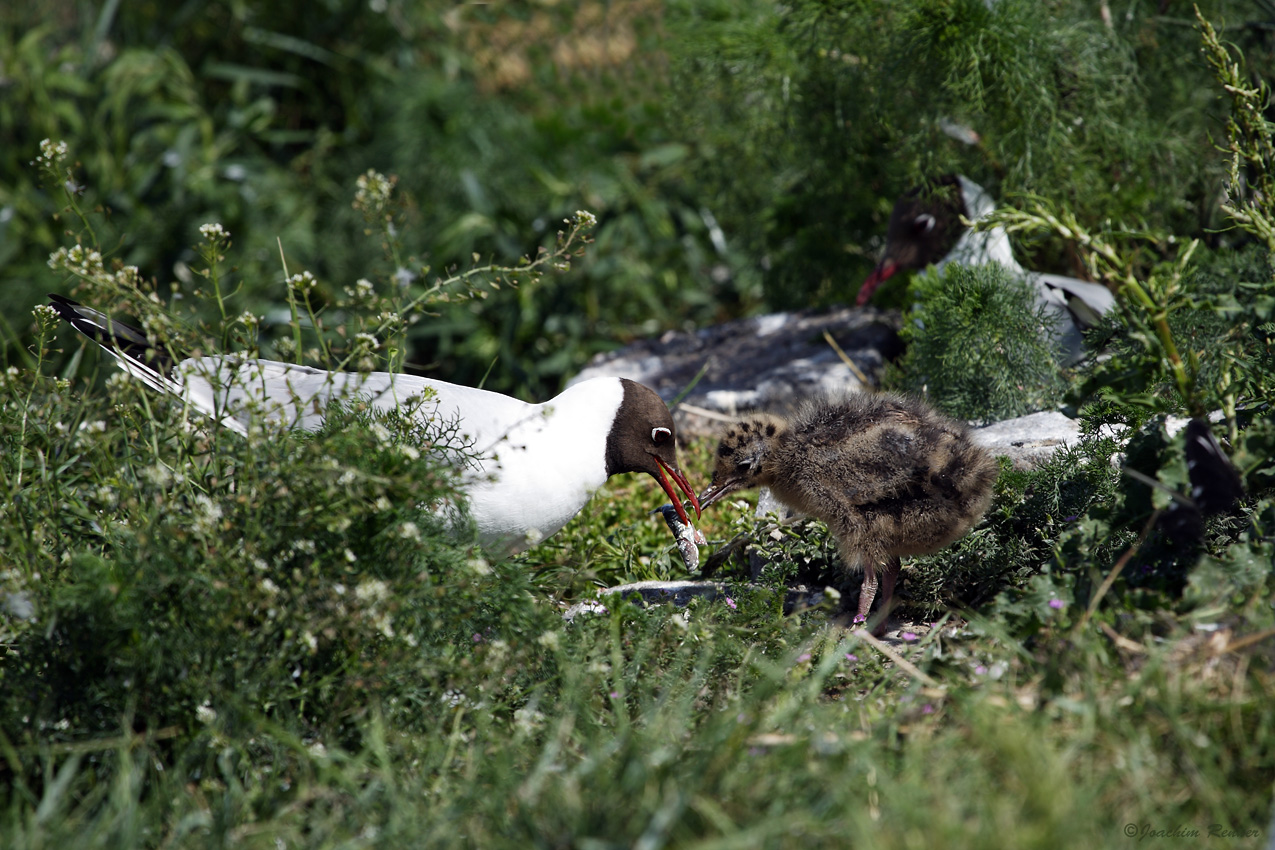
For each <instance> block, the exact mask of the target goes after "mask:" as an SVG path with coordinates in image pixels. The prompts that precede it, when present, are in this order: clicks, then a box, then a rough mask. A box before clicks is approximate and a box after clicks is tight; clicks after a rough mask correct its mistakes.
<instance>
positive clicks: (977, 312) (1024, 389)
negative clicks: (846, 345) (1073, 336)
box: [886, 264, 1066, 422]
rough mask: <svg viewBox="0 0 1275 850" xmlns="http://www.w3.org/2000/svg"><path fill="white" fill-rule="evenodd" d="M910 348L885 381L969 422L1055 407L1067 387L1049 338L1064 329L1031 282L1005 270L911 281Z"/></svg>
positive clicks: (955, 271) (906, 326)
mask: <svg viewBox="0 0 1275 850" xmlns="http://www.w3.org/2000/svg"><path fill="white" fill-rule="evenodd" d="M911 290H912V293H913V296H914V299H915V301H914V304H915V306H914V307H913V308H912V309H911V310H910V311H909V312H908V313H907V314H906V317H905V320H904V323H903V329H902V332H901V334H900V335H901V336H902V337H903V339H904V340H905V342H906V343H907V350H906V351H905V352H904V354H903V357H902V358H900V360H899V361H898V363H897V364H894V365H893V366H892V368H891V369H890V370H889V371H888V372H887V377H886V383H887V384H888V385H890V386H893V387H895V388H897V389H902V390H905V391H907V392H911V393H914V394H917V395H921V396H924V397H925V398H927V399H929V400H930V401H931V402H932V403H933V404H934V406H935V407H937V408H938V409H939V410H942V411H943V412H945V413H947V414H949V415H951V416H955V417H958V418H960V419H966V420H971V421H981V422H990V421H994V420H999V419H1011V418H1013V417H1015V416H1021V415H1022V414H1025V413H1032V412H1034V411H1037V410H1045V409H1048V408H1050V407H1052V406H1054V405H1056V404H1057V402H1058V401H1060V400H1061V398H1062V393H1063V389H1064V387H1065V385H1066V383H1065V378H1064V376H1063V373H1062V371H1060V369H1059V368H1058V356H1057V352H1056V350H1055V348H1054V346H1053V344H1052V343H1051V339H1050V335H1051V334H1054V333H1057V332H1058V331H1059V330H1060V329H1058V328H1056V327H1055V326H1054V324H1053V320H1052V319H1051V317H1050V315H1049V313H1048V312H1047V311H1046V309H1045V308H1044V307H1043V306H1041V305H1039V304H1037V303H1036V300H1035V297H1034V295H1033V293H1032V290H1031V285H1030V284H1029V283H1028V282H1027V281H1026V280H1025V279H1023V278H1021V277H1014V275H1013V274H1012V273H1011V272H1009V271H1008V270H1007V269H1005V268H1004V267H1003V266H1000V265H995V264H991V265H984V266H961V265H955V264H954V265H949V266H947V267H945V268H944V270H943V273H942V274H925V275H918V276H916V277H914V278H913V284H912V287H911Z"/></svg>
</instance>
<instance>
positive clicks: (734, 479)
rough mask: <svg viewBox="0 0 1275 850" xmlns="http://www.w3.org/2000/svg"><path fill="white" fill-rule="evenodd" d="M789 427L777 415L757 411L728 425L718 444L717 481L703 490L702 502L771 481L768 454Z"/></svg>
mask: <svg viewBox="0 0 1275 850" xmlns="http://www.w3.org/2000/svg"><path fill="white" fill-rule="evenodd" d="M787 428H788V425H787V424H786V423H785V422H784V421H783V420H782V419H780V418H779V417H777V416H771V415H770V414H767V413H756V414H753V415H752V416H749V417H747V418H745V419H742V420H740V421H739V422H737V423H736V424H734V425H732V426H730V428H728V429H726V433H725V434H724V435H723V436H722V441H721V442H720V443H718V444H717V457H716V461H715V463H714V466H713V483H712V484H710V485H708V488H707V489H705V490H704V492H703V493H700V497H699V499H700V506H701V507H704V508H707V507H708V506H709V505H711V504H713V503H714V502H716V501H718V500H719V499H722V498H724V497H725V496H727V495H729V494H731V493H733V492H735V491H736V490H746V489H748V488H749V487H756V486H759V485H763V484H765V483H767V482H766V476H765V470H766V466H765V460H766V456H767V455H768V454H769V453H770V451H771V448H772V447H773V446H774V445H775V442H776V441H777V440H778V439H779V438H780V437H781V436H782V435H783V434H784V432H785V431H786V430H787Z"/></svg>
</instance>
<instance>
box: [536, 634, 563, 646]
mask: <svg viewBox="0 0 1275 850" xmlns="http://www.w3.org/2000/svg"><path fill="white" fill-rule="evenodd" d="M536 643H538V644H540V645H541V646H543V647H545V648H546V649H557V648H558V646H559V639H558V633H557V632H552V631H550V632H545V633H544V634H542V635H541V636H540V637H538V638H536Z"/></svg>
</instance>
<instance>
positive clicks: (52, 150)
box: [35, 139, 69, 168]
mask: <svg viewBox="0 0 1275 850" xmlns="http://www.w3.org/2000/svg"><path fill="white" fill-rule="evenodd" d="M68 151H69V148H68V147H67V144H66V142H55V141H53V140H52V139H41V140H40V153H39V155H38V156H37V157H36V158H35V164H36V165H39V166H43V167H45V168H53V167H55V166H58V165H61V164H62V161H63V160H64V159H66V155H67V153H68Z"/></svg>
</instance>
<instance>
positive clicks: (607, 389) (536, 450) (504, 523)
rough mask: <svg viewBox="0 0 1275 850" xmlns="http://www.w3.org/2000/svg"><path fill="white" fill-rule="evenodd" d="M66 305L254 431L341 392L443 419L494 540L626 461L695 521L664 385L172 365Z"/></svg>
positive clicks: (131, 354) (507, 537) (571, 511)
mask: <svg viewBox="0 0 1275 850" xmlns="http://www.w3.org/2000/svg"><path fill="white" fill-rule="evenodd" d="M54 306H55V308H57V309H58V310H59V312H61V313H62V315H63V316H64V317H65V318H67V319H68V321H71V323H72V324H73V325H74V326H75V327H76V328H77V329H78V330H80V331H81V332H82V333H85V334H86V335H88V336H90V337H91V338H93V339H95V341H97V342H98V343H99V345H101V346H102V348H103V350H105V351H106V352H107V353H109V354H111V355H112V356H113V357H115V359H116V360H117V361H118V363H119V364H120V366H121V367H122V368H123V369H124V370H125V371H126V372H127V373H128V374H129V375H131V376H133V377H135V378H137V379H139V380H141V381H143V382H144V383H146V384H147V385H149V386H151V387H152V388H154V389H157V390H160V391H162V392H167V393H171V394H172V395H174V396H177V397H178V398H180V399H181V400H182V401H183V402H184V403H185V404H187V405H189V407H191V408H193V409H194V410H196V411H198V412H199V413H201V414H203V415H205V416H208V417H211V418H212V419H213V420H215V421H218V422H220V423H221V425H222V426H224V427H226V428H229V429H231V430H233V431H235V432H236V433H238V434H241V435H244V436H250V435H252V434H253V433H254V432H267V433H268V432H270V431H278V430H306V431H314V430H318V429H319V428H321V427H322V425H323V423H324V420H325V417H326V414H327V409H328V406H329V405H330V404H331V403H332V402H334V401H348V402H356V401H357V402H363V403H366V404H368V405H369V406H370V407H372V408H373V409H375V410H379V411H390V410H399V411H408V412H410V415H411V417H412V419H413V420H414V421H415V423H418V424H427V423H428V424H433V425H435V426H436V427H437V428H438V430H439V432H441V433H443V434H445V435H446V438H447V440H448V443H449V449H455V450H456V451H451V450H449V451H448V452H447V456H448V458H449V459H455V458H457V457H462V456H463V457H465V461H464V462H463V465H462V469H461V471H460V487H461V490H462V491H463V492H464V494H465V496H466V498H467V501H468V505H469V514H470V517H471V518H472V520H473V522H474V524H475V525H476V527H477V530H478V534H479V541H480V543H481V544H482V545H483V547H484V549H486V550H488V551H490V552H493V553H497V554H510V553H514V552H517V551H519V550H520V549H522V548H525V547H526V546H528V545H530V544H534V543H536V542H538V541H539V540H541V539H543V538H545V537H548V536H549V535H551V534H553V533H554V532H556V531H558V530H559V529H561V528H562V527H563V526H564V525H566V523H567V522H568V521H569V520H570V519H571V518H572V517H574V516H575V515H576V514H577V513H578V512H579V511H580V509H581V508H582V507H584V505H585V504H586V503H587V502H588V501H589V499H590V497H591V496H592V495H593V493H594V492H595V491H597V490H598V489H599V488H600V487H601V486H602V485H603V484H604V483H605V482H606V480H607V478H608V477H609V476H610V475H611V474H614V473H617V472H633V471H643V472H648V473H649V474H651V475H652V476H653V477H655V478H656V480H657V481H659V482H660V485H661V486H662V487H663V488H664V490H665V491H666V493H668V495H669V497H670V499H672V500H673V502H674V503H675V504H676V505H677V508H678V509H679V512H681V513H682V514H683V519H684V520H685V521H687V522H688V523H689V519H686V517H685V514H684V511H681V510H680V509H681V498H680V497H679V496H678V495H677V494H676V493H675V492H674V491H673V489H672V487H671V486H670V484H669V477H671V478H672V480H673V481H674V482H676V483H677V484H678V486H679V487H682V489H683V491H684V492H685V493H687V494H688V495H690V496H692V497H693V491H692V490H691V488H690V485H689V484H688V483H686V480H685V477H684V476H683V475H682V474H681V472H680V470H678V468H677V462H676V454H675V451H676V449H675V443H676V441H675V439H674V432H673V421H672V417H671V416H670V415H669V413H668V409H667V407H665V406H664V403H663V402H662V401H660V400H659V397H658V396H656V395H655V393H654V392H652V391H651V390H649V389H647V388H646V387H643V386H642V385H640V384H635V383H633V382H632V381H627V380H625V379H622V378H595V379H593V380H590V381H585V382H583V383H580V384H577V385H575V386H572V387H569V388H568V389H566V390H564V391H563V392H562V393H561V394H559V395H558V396H556V397H555V398H553V399H552V400H550V401H547V402H544V403H541V404H533V403H528V402H524V401H520V400H518V399H515V398H512V397H510V396H506V395H501V394H500V393H494V392H490V391H487V390H480V389H475V388H473V387H465V386H459V385H456V384H449V383H447V382H445V381H438V380H433V379H430V378H423V377H418V376H414V375H405V374H397V373H389V372H369V373H358V372H330V371H325V370H322V369H316V368H313V367H309V366H300V365H296V364H291V363H283V362H279V361H275V360H260V359H255V358H246V357H240V356H236V355H224V356H211V357H198V358H190V359H187V360H182V361H179V362H178V363H177V364H175V365H174V366H172V367H171V368H162V367H158V366H156V365H155V364H153V363H148V362H147V361H146V360H145V359H144V358H143V357H141V356H138V355H137V354H136V352H137V351H138V350H140V348H139V347H140V346H141V345H142V344H143V342H142V340H144V339H145V338H144V336H143V335H142V334H141V332H140V331H137V330H136V329H134V328H131V327H129V326H127V325H124V324H123V323H120V322H116V321H114V320H111V319H110V318H109V317H107V316H105V315H104V314H102V313H100V312H98V311H96V310H92V309H90V308H86V307H83V306H81V305H78V304H75V303H74V302H69V301H67V300H66V299H59V298H54ZM130 335H133V336H130ZM134 337H136V338H134ZM104 338H105V339H106V340H107V342H104V341H103V340H104ZM665 473H667V476H668V477H666V476H665ZM692 501H694V499H693V500H692ZM444 510H445V509H444Z"/></svg>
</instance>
